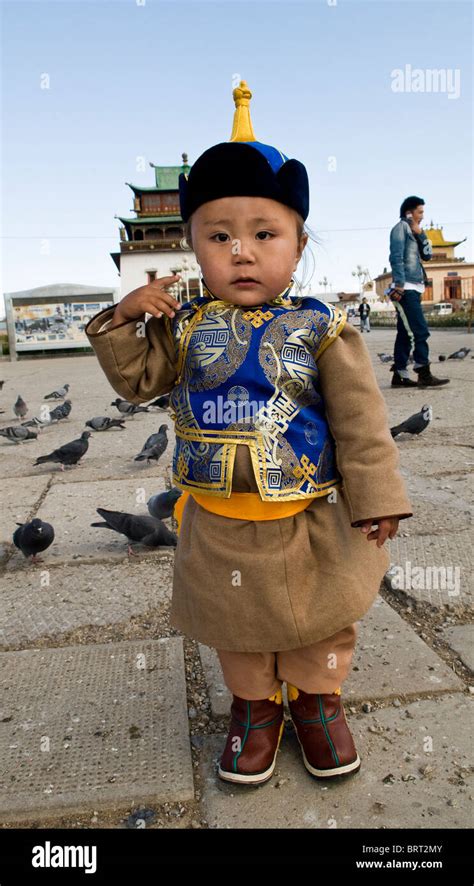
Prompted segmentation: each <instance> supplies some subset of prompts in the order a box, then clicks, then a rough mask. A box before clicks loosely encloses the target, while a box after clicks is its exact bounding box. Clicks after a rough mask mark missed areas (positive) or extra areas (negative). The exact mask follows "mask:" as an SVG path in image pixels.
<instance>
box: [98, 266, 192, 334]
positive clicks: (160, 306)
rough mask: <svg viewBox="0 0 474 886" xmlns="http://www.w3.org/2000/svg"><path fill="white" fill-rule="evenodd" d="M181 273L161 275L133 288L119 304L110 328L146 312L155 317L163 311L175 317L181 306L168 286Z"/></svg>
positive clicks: (177, 278) (141, 315)
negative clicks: (167, 275) (168, 289)
mask: <svg viewBox="0 0 474 886" xmlns="http://www.w3.org/2000/svg"><path fill="white" fill-rule="evenodd" d="M179 278H180V277H179V274H173V275H172V276H170V277H159V278H158V280H152V282H151V283H148V284H147V285H146V286H139V287H138V289H133V290H132V292H129V293H128V295H126V296H125V298H123V299H122V301H121V302H119V304H118V305H117V307H116V308H115V311H114V318H113V321H112V323H111V324H110V328H112V327H113V326H117V325H118V324H119V323H124V322H125V321H127V320H138V319H139V318H140V317H143V315H144V314H145V313H147V314H152V315H153V316H154V317H161V316H162V314H163V313H165V314H168V316H169V317H174V315H175V312H176V311H177V310H179V308H180V307H181V305H180V303H179V302H178V301H176V299H175V298H174V297H173V296H172V295H170V293H169V292H167V291H166V290H167V288H168V287H169V286H172V285H173V283H176V281H177V280H179Z"/></svg>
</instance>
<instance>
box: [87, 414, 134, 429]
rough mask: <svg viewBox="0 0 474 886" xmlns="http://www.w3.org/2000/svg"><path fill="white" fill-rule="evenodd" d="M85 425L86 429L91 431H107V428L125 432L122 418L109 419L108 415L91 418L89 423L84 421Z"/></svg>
mask: <svg viewBox="0 0 474 886" xmlns="http://www.w3.org/2000/svg"><path fill="white" fill-rule="evenodd" d="M86 425H87V427H88V428H92V430H93V431H108V430H109V428H120V429H121V430H122V431H124V430H125V425H124V422H123V419H122V418H109V416H108V415H97V416H96V417H95V418H91V419H90V421H86Z"/></svg>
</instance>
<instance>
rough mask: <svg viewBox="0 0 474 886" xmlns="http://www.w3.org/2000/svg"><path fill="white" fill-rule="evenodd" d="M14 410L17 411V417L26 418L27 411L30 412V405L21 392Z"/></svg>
mask: <svg viewBox="0 0 474 886" xmlns="http://www.w3.org/2000/svg"><path fill="white" fill-rule="evenodd" d="M13 412H14V413H15V415H16V417H17V418H24V417H25V415H26V413H27V412H28V406H27V405H26V403H25V401H24V400H23V399H22V397H21V396H20V394H18V397H17V398H16V403H15V404H14V406H13Z"/></svg>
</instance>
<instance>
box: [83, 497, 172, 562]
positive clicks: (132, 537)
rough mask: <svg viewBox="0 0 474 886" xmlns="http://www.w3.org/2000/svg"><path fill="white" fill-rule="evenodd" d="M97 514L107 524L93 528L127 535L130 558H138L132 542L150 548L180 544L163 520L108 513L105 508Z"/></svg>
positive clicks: (137, 515)
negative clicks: (131, 556)
mask: <svg viewBox="0 0 474 886" xmlns="http://www.w3.org/2000/svg"><path fill="white" fill-rule="evenodd" d="M97 513H98V514H100V516H101V517H103V519H104V520H105V523H91V526H99V527H104V528H107V529H112V530H113V532H118V533H120V534H121V535H125V536H126V538H127V540H128V554H129V556H130V555H131V554H132V555H133V556H135V557H136V556H138V555H137V554H135V551H134V550H132V547H131V544H132V542H136V543H137V544H142V545H146V546H147V547H150V548H158V547H163V546H167V547H176V545H177V543H178V539H177V537H176V535H174V533H173V532H170V531H169V529H168V527H167V526H165V524H164V523H162V522H161V520H157V519H156V517H149V516H148V514H126V513H124V512H122V511H107V510H106V509H105V508H97Z"/></svg>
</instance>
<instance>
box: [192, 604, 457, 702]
mask: <svg viewBox="0 0 474 886" xmlns="http://www.w3.org/2000/svg"><path fill="white" fill-rule="evenodd" d="M358 624H359V630H358V639H357V645H356V648H355V652H354V656H353V659H352V670H351V673H350V674H349V676H348V678H347V680H345V681H344V684H343V698H344V699H345V700H346V701H347V702H348V703H349V704H355V703H360V702H363V701H366V700H369V699H370V700H375V699H379V700H382V701H386V700H388V699H394V698H409V697H410V696H411V697H413V696H414V695H415V696H418V695H420V694H422V693H432V692H445V691H447V690H457V689H459V690H461V689H463V686H464V684H463V682H462V681H461V680H460V679H459V677H457V676H456V674H454V673H453V671H452V670H451V668H449V667H448V665H446V664H445V662H444V661H443V660H442V659H441V658H439V657H438V656H437V655H436V654H435V653H434V652H433V650H432V649H430V647H429V646H427V645H426V643H425V642H424V641H423V640H422V639H420V637H418V636H417V634H415V632H414V631H413V629H412V628H411V627H410V625H409V624H408V623H407V622H406V621H404V620H403V619H402V618H401V616H400V615H398V613H397V612H395V610H394V609H392V607H391V606H389V605H388V603H386V602H385V600H384V599H383V598H382V597H381V596H378V597H377V598H376V600H375V603H374V605H373V606H372V608H371V609H369V611H368V612H367V613H366V614H365V615H364V617H363V618H362V619H361V620H360V621H359V623H358ZM199 650H200V654H201V661H202V665H203V669H204V673H205V677H206V683H207V687H208V691H209V697H210V701H211V707H212V711H213V714H214V716H225V715H227V714H228V713H229V709H230V704H231V702H232V696H231V693H230V692H229V690H228V689H227V687H226V685H225V683H224V679H223V674H222V668H221V666H220V662H219V659H218V656H217V653H216V651H215V650H214V649H211V648H209V647H208V646H204V645H202V644H199ZM283 685H284V688H285V690H286V684H283ZM284 698H285V694H284Z"/></svg>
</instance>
